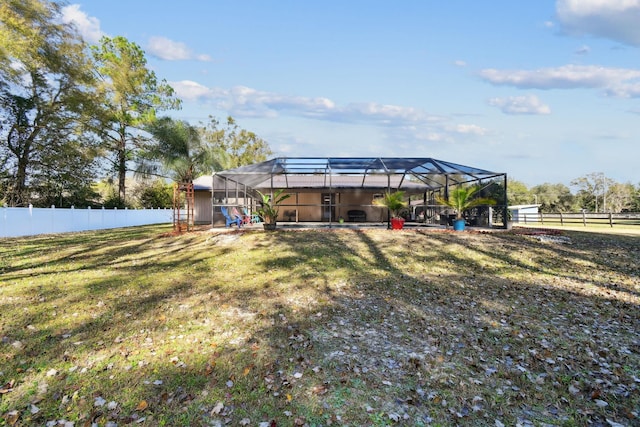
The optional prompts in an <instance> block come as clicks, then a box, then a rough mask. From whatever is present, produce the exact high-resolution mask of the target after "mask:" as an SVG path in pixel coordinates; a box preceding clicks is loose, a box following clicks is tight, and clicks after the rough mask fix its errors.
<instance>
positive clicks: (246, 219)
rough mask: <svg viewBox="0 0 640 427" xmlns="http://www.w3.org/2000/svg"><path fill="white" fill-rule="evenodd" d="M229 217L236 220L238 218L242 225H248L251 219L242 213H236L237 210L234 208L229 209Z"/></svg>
mask: <svg viewBox="0 0 640 427" xmlns="http://www.w3.org/2000/svg"><path fill="white" fill-rule="evenodd" d="M231 216H232V217H234V216H235V217H236V218H240V221H242V224H249V222H250V220H251V218H250V217H248V216H246V215H245V214H243V213H240V212H239V211H238V208H236V207H235V206H234V207H232V208H231Z"/></svg>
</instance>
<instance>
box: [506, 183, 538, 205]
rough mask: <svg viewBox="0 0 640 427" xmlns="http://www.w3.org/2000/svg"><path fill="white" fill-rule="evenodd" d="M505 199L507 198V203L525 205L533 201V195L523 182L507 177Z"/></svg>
mask: <svg viewBox="0 0 640 427" xmlns="http://www.w3.org/2000/svg"><path fill="white" fill-rule="evenodd" d="M507 200H509V205H525V204H531V203H534V202H535V197H534V196H533V195H532V194H531V192H530V191H529V189H528V188H527V185H526V184H525V183H523V182H520V181H516V180H515V179H510V178H508V182H507Z"/></svg>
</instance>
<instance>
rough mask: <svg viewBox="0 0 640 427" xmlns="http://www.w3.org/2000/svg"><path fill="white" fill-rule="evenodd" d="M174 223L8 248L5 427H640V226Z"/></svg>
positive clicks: (0, 346)
mask: <svg viewBox="0 0 640 427" xmlns="http://www.w3.org/2000/svg"><path fill="white" fill-rule="evenodd" d="M167 231H168V229H167V228H163V227H141V228H136V229H121V230H112V231H105V232H95V233H78V234H70V235H60V236H42V237H36V238H29V239H5V240H3V241H2V249H0V274H1V275H0V312H1V313H2V316H1V318H0V337H1V339H2V341H1V342H0V415H1V416H2V418H0V425H3V424H5V425H16V426H17V425H64V423H65V422H66V423H73V425H75V426H84V425H92V423H95V424H96V425H100V426H104V425H111V426H114V425H128V424H133V425H149V426H156V425H171V426H178V425H196V426H197V425H202V426H205V425H207V426H208V425H251V426H258V425H262V426H272V425H309V426H311V425H317V426H319V425H353V426H360V425H376V426H381V425H394V424H398V425H456V424H460V425H463V424H466V425H491V426H496V425H502V424H504V425H516V424H517V423H519V424H520V425H523V426H527V425H568V426H571V425H576V426H578V425H587V424H590V423H591V424H593V425H637V424H638V423H639V420H638V411H640V397H639V396H640V393H638V387H639V385H640V334H639V333H640V322H639V320H640V319H639V317H640V312H639V303H640V278H639V277H640V267H639V266H638V263H637V260H638V259H640V245H639V244H638V239H637V237H628V236H611V235H604V234H588V233H579V232H566V233H564V234H563V235H562V236H559V238H556V239H555V240H544V241H541V240H540V238H539V237H537V236H529V235H522V234H519V233H494V234H472V233H445V232H422V231H417V230H408V231H403V232H391V231H387V230H378V231H375V230H370V231H355V230H333V231H330V230H307V231H291V232H275V233H264V232H262V231H245V232H226V233H225V232H219V231H218V232H211V231H206V232H199V233H192V234H187V235H181V236H171V235H170V234H168V233H167ZM616 423H617V424H616ZM68 425H72V424H68Z"/></svg>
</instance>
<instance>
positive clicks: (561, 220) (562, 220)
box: [560, 212, 564, 225]
mask: <svg viewBox="0 0 640 427" xmlns="http://www.w3.org/2000/svg"><path fill="white" fill-rule="evenodd" d="M560 225H564V217H563V216H562V212H560Z"/></svg>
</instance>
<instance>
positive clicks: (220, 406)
mask: <svg viewBox="0 0 640 427" xmlns="http://www.w3.org/2000/svg"><path fill="white" fill-rule="evenodd" d="M223 409H224V403H222V402H218V403H216V406H214V407H213V409H212V410H211V415H217V414H219V413H220V412H222V410H223Z"/></svg>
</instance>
